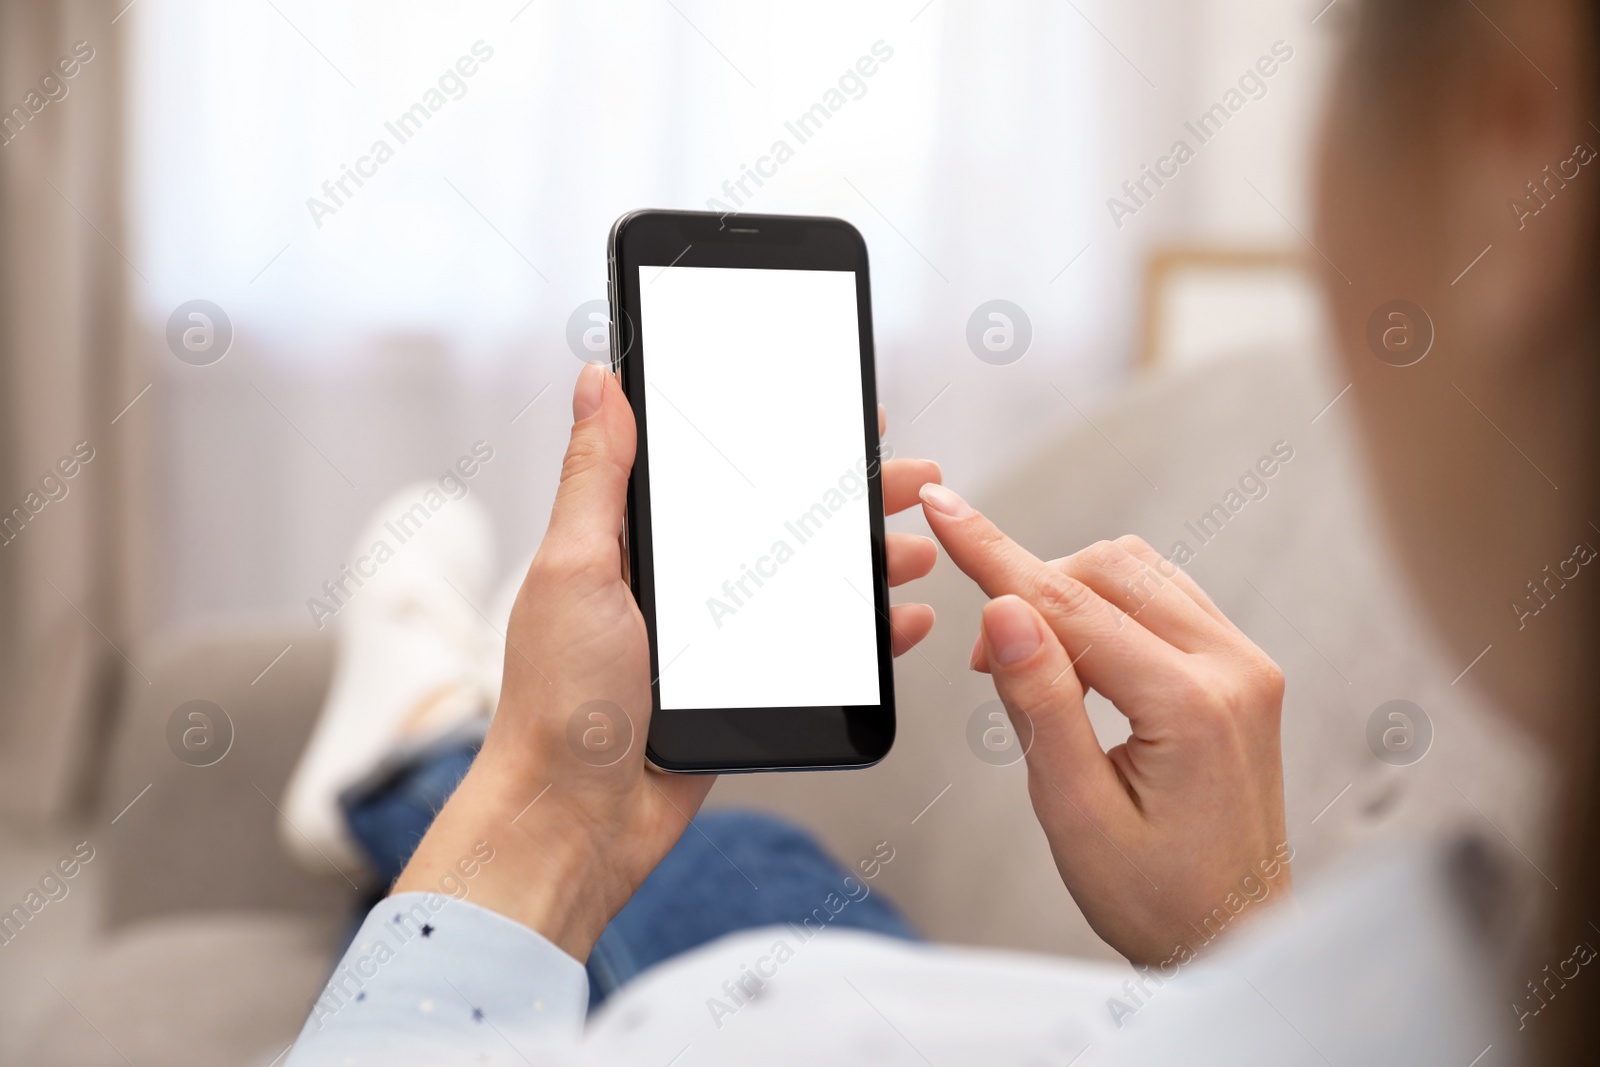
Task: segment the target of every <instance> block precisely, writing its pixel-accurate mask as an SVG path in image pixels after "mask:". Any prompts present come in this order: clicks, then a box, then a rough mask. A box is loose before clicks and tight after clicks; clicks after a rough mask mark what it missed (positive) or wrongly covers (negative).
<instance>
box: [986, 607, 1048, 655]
mask: <svg viewBox="0 0 1600 1067" xmlns="http://www.w3.org/2000/svg"><path fill="white" fill-rule="evenodd" d="M983 632H984V636H985V637H987V638H988V640H989V647H990V648H991V649H993V650H994V658H995V660H996V661H997V662H998V663H999V664H1000V665H1001V666H1003V667H1009V666H1012V665H1013V664H1016V663H1021V662H1022V661H1023V660H1025V659H1027V658H1028V657H1029V656H1031V655H1033V654H1034V653H1035V652H1037V651H1039V645H1040V644H1042V643H1043V637H1042V635H1041V634H1040V633H1039V624H1038V623H1037V622H1035V621H1034V617H1033V612H1032V611H1030V610H1029V609H1028V606H1027V604H1025V603H1024V602H1023V601H1022V599H1021V598H1020V597H1015V596H1003V597H1000V598H999V599H998V600H994V601H991V602H990V604H989V606H988V607H987V608H985V609H984V612H983Z"/></svg>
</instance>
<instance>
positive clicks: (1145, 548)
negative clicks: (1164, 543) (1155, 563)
mask: <svg viewBox="0 0 1600 1067" xmlns="http://www.w3.org/2000/svg"><path fill="white" fill-rule="evenodd" d="M1112 544H1114V545H1116V546H1117V547H1118V548H1120V549H1122V550H1123V551H1124V552H1126V553H1128V555H1130V556H1138V557H1141V558H1144V559H1148V558H1149V557H1150V555H1151V553H1153V552H1155V549H1153V548H1151V547H1150V543H1149V542H1148V541H1146V540H1145V539H1144V538H1142V537H1140V536H1139V535H1138V534H1123V535H1122V536H1121V537H1119V538H1117V539H1116V540H1115V541H1113V542H1112Z"/></svg>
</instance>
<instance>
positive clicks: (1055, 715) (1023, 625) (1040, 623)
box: [980, 595, 1116, 796]
mask: <svg viewBox="0 0 1600 1067" xmlns="http://www.w3.org/2000/svg"><path fill="white" fill-rule="evenodd" d="M980 639H981V641H982V643H983V651H984V654H985V656H986V657H987V659H988V663H989V673H990V674H991V675H992V676H993V677H994V687H995V691H996V692H997V693H999V695H1000V699H1001V701H1002V702H1003V703H1004V704H1005V706H1006V711H1007V712H1008V713H1009V714H1010V715H1011V721H1012V724H1013V726H1014V727H1015V728H1016V730H1017V733H1018V735H1019V736H1020V737H1021V738H1022V739H1023V741H1024V742H1025V743H1026V744H1027V746H1028V768H1029V770H1030V772H1033V773H1034V774H1037V775H1039V776H1040V777H1041V778H1043V779H1044V780H1045V781H1048V782H1053V783H1055V784H1056V786H1057V788H1059V789H1063V790H1065V791H1066V792H1067V793H1068V794H1072V793H1074V792H1076V793H1077V795H1079V796H1084V795H1089V796H1093V795H1095V794H1096V793H1097V792H1098V791H1099V790H1100V789H1101V788H1103V787H1105V786H1108V785H1112V784H1115V782H1114V780H1115V778H1116V771H1115V770H1114V769H1113V767H1112V766H1111V761H1110V759H1109V758H1108V757H1107V756H1106V754H1105V751H1104V750H1103V749H1101V747H1100V741H1099V739H1098V738H1096V737H1095V734H1094V726H1093V725H1092V724H1091V723H1090V722H1089V712H1088V709H1087V708H1085V707H1084V703H1083V683H1082V682H1080V681H1079V680H1078V676H1077V673H1076V672H1075V671H1074V670H1073V669H1072V661H1071V660H1070V659H1069V658H1068V656H1067V650H1066V649H1065V648H1063V647H1062V645H1061V641H1060V640H1059V639H1058V638H1057V637H1056V635H1055V633H1054V632H1053V631H1052V630H1051V629H1050V627H1049V626H1047V625H1046V624H1045V621H1044V618H1043V617H1042V616H1040V614H1039V613H1038V611H1036V610H1034V607H1033V605H1031V604H1029V603H1028V602H1027V601H1026V600H1023V599H1022V598H1021V597H1019V596H1012V595H1007V596H1002V597H997V598H996V599H994V600H991V601H990V602H989V603H988V604H987V605H986V606H985V607H984V609H983V633H982V635H981V638H980ZM1024 717H1025V718H1026V722H1024V721H1023V719H1024ZM1030 728H1031V733H1032V736H1031V738H1030V737H1029V736H1028V733H1029V730H1030Z"/></svg>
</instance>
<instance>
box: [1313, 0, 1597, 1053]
mask: <svg viewBox="0 0 1600 1067" xmlns="http://www.w3.org/2000/svg"><path fill="white" fill-rule="evenodd" d="M1575 4H1576V6H1575V8H1574V13H1575V14H1577V15H1578V16H1579V17H1580V18H1583V19H1584V20H1586V22H1587V25H1586V26H1584V27H1583V29H1582V36H1583V44H1582V47H1583V48H1584V49H1585V52H1586V53H1587V55H1588V57H1589V62H1588V64H1586V67H1587V72H1588V82H1589V84H1588V85H1587V86H1586V87H1585V88H1586V90H1587V92H1588V94H1589V97H1590V106H1589V107H1588V108H1586V109H1583V110H1586V111H1587V113H1588V114H1589V115H1591V116H1595V115H1600V73H1597V72H1600V0H1575ZM1356 10H1357V13H1356V16H1355V17H1356V19H1357V24H1356V27H1355V30H1354V37H1353V40H1352V42H1351V45H1352V54H1351V56H1350V60H1351V63H1352V69H1351V73H1352V75H1353V77H1351V78H1349V79H1347V81H1346V84H1345V86H1344V89H1345V91H1347V92H1353V93H1356V94H1358V95H1359V96H1360V97H1362V98H1363V99H1362V102H1363V103H1365V104H1368V105H1370V110H1368V114H1370V115H1371V116H1372V117H1373V118H1374V119H1375V120H1376V125H1375V128H1374V129H1373V130H1372V131H1371V132H1372V133H1373V134H1375V135H1376V136H1377V137H1378V138H1380V139H1383V138H1405V139H1406V140H1407V141H1409V142H1410V143H1411V144H1412V145H1414V146H1416V147H1417V148H1419V149H1421V150H1424V151H1426V150H1428V149H1430V148H1433V147H1434V146H1432V145H1424V144H1419V143H1418V142H1417V141H1416V138H1417V137H1418V136H1419V131H1423V132H1421V133H1420V136H1429V134H1428V133H1427V132H1426V131H1429V130H1430V129H1432V130H1440V129H1442V124H1440V123H1437V122H1436V121H1434V119H1435V117H1436V114H1437V113H1436V111H1434V109H1436V108H1438V107H1441V106H1444V105H1445V103H1446V100H1447V98H1448V94H1449V93H1450V92H1451V88H1450V78H1451V77H1452V76H1455V77H1459V76H1462V75H1461V73H1460V64H1461V63H1463V62H1468V61H1469V60H1467V59H1466V58H1465V57H1470V56H1471V55H1472V54H1473V51H1474V47H1475V46H1479V45H1481V46H1484V47H1501V46H1503V45H1502V42H1501V41H1499V39H1498V34H1499V30H1498V29H1496V28H1495V27H1494V26H1493V24H1492V23H1490V21H1489V16H1488V13H1486V12H1484V11H1483V10H1482V8H1481V7H1480V6H1479V5H1478V4H1476V3H1470V2H1468V0H1365V2H1364V3H1361V4H1360V5H1359V7H1358V8H1357V9H1356ZM1484 42H1487V44H1485V43H1484ZM1466 76H1470V74H1468V75H1466ZM1577 136H1578V137H1584V136H1585V135H1584V134H1583V133H1578V134H1577ZM1589 143H1591V144H1595V143H1596V142H1595V141H1594V140H1590V142H1589ZM1591 218H1592V219H1593V220H1594V221H1593V222H1591V225H1592V226H1594V227H1595V230H1596V232H1594V233H1592V234H1591V235H1590V240H1589V241H1588V242H1586V246H1587V248H1588V249H1589V250H1590V259H1589V260H1588V261H1587V262H1586V263H1583V264H1582V265H1580V267H1579V268H1578V269H1579V271H1580V272H1581V273H1582V275H1583V276H1582V277H1579V278H1574V279H1572V283H1573V286H1574V290H1573V291H1574V292H1576V293H1578V294H1580V295H1581V296H1582V297H1583V299H1584V300H1586V301H1587V300H1589V299H1590V297H1591V296H1592V294H1594V293H1595V292H1597V291H1600V211H1596V212H1594V213H1593V214H1592V215H1591ZM1587 326H1588V333H1587V334H1586V336H1585V337H1583V338H1582V339H1581V343H1582V344H1584V345H1586V346H1587V351H1579V352H1578V353H1576V354H1577V356H1578V357H1580V358H1585V359H1588V360H1590V361H1592V362H1591V366H1592V367H1595V366H1600V324H1597V323H1596V322H1590V323H1588V324H1587ZM1579 380H1581V381H1585V382H1587V383H1589V385H1588V394H1589V395H1588V396H1586V397H1585V398H1584V399H1585V402H1586V403H1587V406H1588V410H1590V411H1591V412H1596V411H1600V374H1588V375H1582V376H1579ZM1585 421H1586V424H1587V425H1588V426H1589V427H1590V429H1589V431H1588V432H1589V433H1590V434H1591V438H1590V440H1588V441H1585V442H1582V443H1581V447H1585V448H1587V449H1588V454H1589V455H1590V456H1591V457H1594V459H1595V460H1596V462H1594V463H1592V464H1591V465H1590V470H1591V471H1594V472H1597V473H1600V418H1591V419H1588V420H1585ZM1575 488H1576V487H1575ZM1585 488H1586V490H1587V492H1586V495H1585V497H1584V499H1583V501H1582V502H1583V504H1585V505H1587V506H1586V508H1585V512H1586V513H1587V514H1594V513H1595V512H1596V511H1597V510H1600V508H1597V507H1596V506H1595V505H1597V504H1600V484H1590V485H1588V486H1586V487H1585ZM1583 603H1584V618H1583V619H1582V620H1581V623H1582V625H1583V626H1584V627H1585V629H1584V631H1583V637H1584V639H1585V640H1584V641H1583V642H1582V643H1581V644H1580V645H1579V646H1578V647H1579V648H1580V649H1583V650H1587V649H1592V648H1595V647H1596V646H1597V645H1600V595H1595V594H1594V593H1591V595H1590V596H1588V597H1587V598H1586V599H1585V600H1584V601H1583ZM1577 660H1578V662H1579V663H1581V666H1578V667H1575V668H1574V669H1576V670H1579V671H1581V672H1583V674H1584V677H1581V678H1573V679H1571V680H1570V684H1569V685H1567V686H1566V687H1564V691H1565V692H1566V693H1568V694H1572V696H1571V697H1570V699H1569V707H1568V708H1566V709H1564V710H1565V714H1566V717H1567V719H1566V721H1567V722H1568V723H1569V724H1570V728H1569V729H1568V731H1567V732H1566V734H1565V739H1566V740H1565V745H1564V748H1563V751H1562V752H1560V753H1558V755H1559V757H1560V758H1561V762H1562V764H1563V769H1564V771H1565V772H1566V773H1565V777H1564V781H1563V783H1562V796H1561V798H1560V799H1561V804H1560V809H1559V810H1560V814H1561V820H1562V822H1561V826H1560V829H1559V831H1558V833H1557V835H1556V838H1555V840H1556V841H1557V842H1558V847H1559V850H1560V851H1559V856H1558V857H1557V869H1558V870H1559V872H1560V874H1559V876H1558V881H1559V883H1560V888H1559V889H1558V890H1557V891H1556V894H1557V895H1556V903H1555V906H1554V907H1553V908H1552V909H1551V910H1550V914H1549V921H1548V926H1547V928H1546V931H1545V937H1544V938H1543V944H1541V945H1539V946H1538V948H1537V951H1538V952H1540V953H1544V954H1550V959H1548V960H1539V959H1536V960H1535V962H1534V964H1533V966H1534V967H1535V969H1536V970H1537V969H1538V968H1539V966H1540V965H1541V964H1542V963H1544V962H1550V963H1552V964H1554V963H1555V962H1556V961H1559V960H1563V959H1566V958H1568V957H1570V956H1571V955H1573V952H1574V946H1575V945H1577V944H1579V943H1582V942H1587V943H1588V944H1589V945H1591V946H1595V947H1600V786H1597V782H1596V779H1597V778H1600V656H1593V655H1587V654H1584V655H1581V656H1579V657H1577ZM1591 970H1592V969H1591ZM1521 977H1522V976H1510V981H1509V982H1508V984H1507V987H1506V988H1507V990H1508V994H1509V995H1510V996H1515V994H1516V991H1517V990H1520V989H1521V985H1522V983H1521V981H1520V980H1519V979H1520V978H1521ZM1529 977H1533V976H1531V975H1530V976H1529ZM1555 993H1556V995H1555V996H1553V997H1552V998H1551V1001H1550V1003H1549V1005H1548V1007H1547V1008H1546V1009H1543V1010H1541V1012H1540V1013H1539V1017H1538V1019H1537V1022H1536V1024H1535V1023H1532V1022H1530V1025H1529V1029H1532V1028H1533V1026H1534V1025H1537V1033H1535V1034H1532V1035H1527V1036H1531V1038H1532V1043H1533V1048H1534V1049H1536V1050H1537V1052H1538V1058H1539V1061H1540V1062H1545V1063H1551V1064H1560V1065H1562V1067H1579V1065H1582V1064H1593V1063H1595V1062H1597V1061H1600V1052H1597V1050H1596V1048H1595V1045H1596V1043H1597V1042H1600V970H1595V971H1593V973H1591V971H1590V970H1585V971H1581V972H1580V973H1579V975H1578V977H1577V978H1575V979H1572V980H1570V981H1567V982H1566V983H1565V984H1564V985H1563V986H1562V987H1561V988H1560V989H1558V990H1556V991H1555ZM1511 1010H1512V1009H1511V1007H1510V1006H1509V1005H1508V1007H1507V1012H1508V1018H1509V1017H1510V1012H1511Z"/></svg>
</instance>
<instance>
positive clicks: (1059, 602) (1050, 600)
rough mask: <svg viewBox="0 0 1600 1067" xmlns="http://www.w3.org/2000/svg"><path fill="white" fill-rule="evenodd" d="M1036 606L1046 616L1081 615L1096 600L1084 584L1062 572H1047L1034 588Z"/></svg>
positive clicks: (1041, 576)
mask: <svg viewBox="0 0 1600 1067" xmlns="http://www.w3.org/2000/svg"><path fill="white" fill-rule="evenodd" d="M1034 597H1035V606H1036V607H1038V609H1039V610H1040V611H1041V612H1042V613H1044V614H1045V615H1058V616H1061V615H1079V614H1082V613H1083V612H1084V611H1086V610H1087V609H1088V607H1089V605H1090V603H1091V602H1092V601H1093V600H1094V599H1095V596H1094V593H1093V591H1091V590H1090V589H1089V587H1088V586H1086V585H1084V584H1083V583H1082V582H1080V581H1078V580H1077V579H1076V578H1073V577H1071V576H1070V575H1066V574H1062V573H1061V572H1060V571H1055V570H1046V571H1045V573H1044V574H1042V575H1040V577H1039V580H1038V582H1037V583H1036V584H1035V586H1034Z"/></svg>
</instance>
